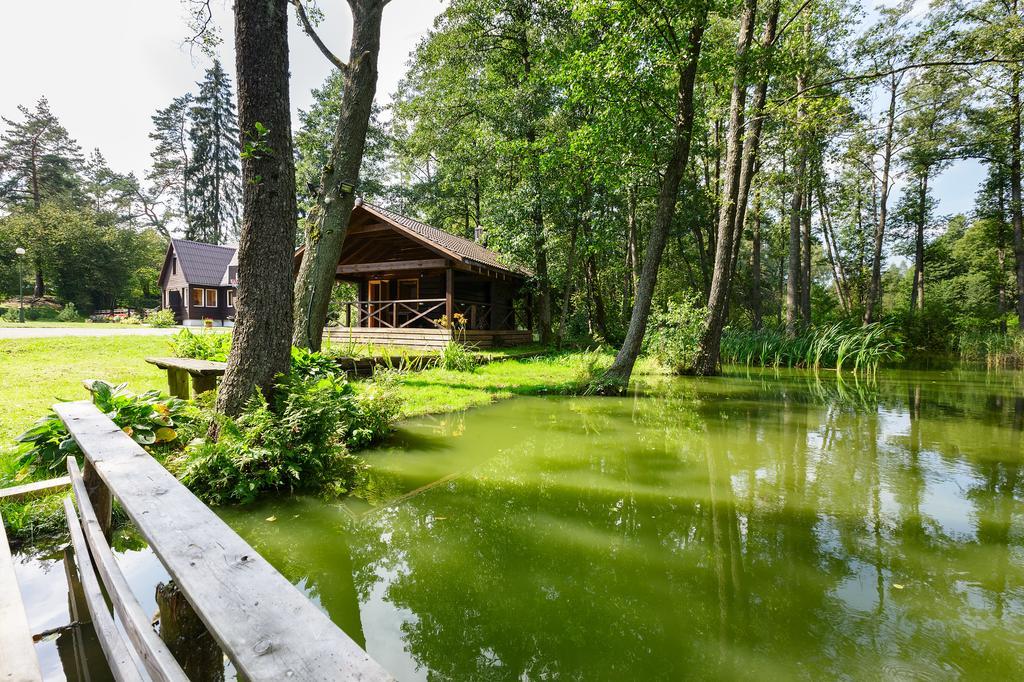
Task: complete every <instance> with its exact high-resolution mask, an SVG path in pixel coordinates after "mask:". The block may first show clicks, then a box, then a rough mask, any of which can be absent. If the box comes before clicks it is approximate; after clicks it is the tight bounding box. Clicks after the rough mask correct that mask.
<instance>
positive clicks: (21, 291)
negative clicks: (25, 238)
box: [14, 246, 25, 324]
mask: <svg viewBox="0 0 1024 682" xmlns="http://www.w3.org/2000/svg"><path fill="white" fill-rule="evenodd" d="M14 253H16V254H18V295H19V296H20V299H21V300H20V302H19V303H18V323H19V324H25V273H24V271H23V268H24V265H23V263H24V258H22V256H24V255H25V249H23V248H21V247H20V246H19V247H18V248H16V249H15V250H14Z"/></svg>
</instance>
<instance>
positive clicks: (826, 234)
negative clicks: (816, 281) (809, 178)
mask: <svg viewBox="0 0 1024 682" xmlns="http://www.w3.org/2000/svg"><path fill="white" fill-rule="evenodd" d="M821 185H822V183H821V179H820V178H819V181H818V183H817V185H816V187H817V195H818V213H819V215H820V216H821V236H822V238H823V241H824V242H825V255H826V257H827V258H828V263H829V265H830V266H832V277H833V281H834V282H835V285H836V297H837V298H838V299H839V305H840V306H842V308H843V312H844V313H847V314H848V313H849V312H850V294H849V290H848V286H847V283H846V272H845V271H844V269H843V261H842V260H841V259H840V258H839V247H838V246H837V245H836V241H835V232H834V231H833V229H832V216H831V214H830V213H829V210H828V205H827V204H826V203H825V193H824V192H823V191H822V189H821Z"/></svg>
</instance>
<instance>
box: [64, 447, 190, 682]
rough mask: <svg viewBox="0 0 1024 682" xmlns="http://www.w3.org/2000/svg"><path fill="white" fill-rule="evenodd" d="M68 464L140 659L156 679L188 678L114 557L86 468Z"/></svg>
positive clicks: (87, 530) (92, 545)
mask: <svg viewBox="0 0 1024 682" xmlns="http://www.w3.org/2000/svg"><path fill="white" fill-rule="evenodd" d="M67 466H68V473H69V474H70V479H71V485H72V487H73V488H74V492H75V500H76V501H77V502H78V513H79V515H80V516H81V518H82V529H83V530H84V535H85V539H86V542H87V543H88V545H89V549H90V551H91V552H92V557H93V559H95V561H96V567H97V569H99V574H100V578H101V579H102V580H103V586H104V587H106V588H107V594H108V595H109V596H110V603H111V604H113V606H114V611H115V612H116V613H117V616H118V618H120V619H121V623H122V624H123V625H124V630H125V634H127V635H128V641H129V642H131V644H132V646H133V647H134V648H135V652H136V653H137V654H138V655H139V659H140V660H141V661H142V664H143V665H144V666H145V667H146V671H147V672H148V673H149V674H150V676H151V677H152V678H153V679H154V680H161V681H166V682H188V678H187V677H186V676H185V673H184V672H182V670H181V667H180V666H179V665H178V663H177V661H175V660H174V656H172V655H171V652H170V651H169V650H168V649H167V645H166V644H164V642H163V640H161V639H160V637H159V635H157V633H156V631H155V630H154V629H153V627H152V623H151V621H150V618H149V616H147V615H146V613H145V612H144V611H143V610H142V606H141V605H140V604H139V602H138V600H137V599H136V598H135V595H134V594H133V593H132V590H131V587H129V586H128V581H127V580H125V578H124V574H123V573H121V568H120V567H119V566H118V565H117V561H116V560H115V559H114V553H113V552H112V551H111V550H110V545H108V544H107V538H106V535H105V533H104V530H103V528H102V526H101V525H100V522H99V520H98V519H97V518H96V512H95V511H94V510H93V508H92V504H91V503H90V502H89V494H88V492H86V489H85V481H84V480H83V479H82V472H81V471H80V470H79V468H78V463H77V462H75V458H74V457H68V459H67ZM75 551H76V552H77V551H78V550H77V549H76V550H75Z"/></svg>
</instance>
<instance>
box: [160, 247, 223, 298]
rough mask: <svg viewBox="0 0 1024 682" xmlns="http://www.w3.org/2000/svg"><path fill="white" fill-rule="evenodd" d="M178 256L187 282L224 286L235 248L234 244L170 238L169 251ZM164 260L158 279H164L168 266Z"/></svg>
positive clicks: (179, 264)
mask: <svg viewBox="0 0 1024 682" xmlns="http://www.w3.org/2000/svg"><path fill="white" fill-rule="evenodd" d="M171 251H173V254H174V255H175V256H177V258H178V267H179V268H180V270H181V274H182V275H183V276H184V278H185V281H186V282H187V283H188V284H194V285H197V286H208V287H216V286H225V285H227V284H228V283H229V282H228V266H229V265H231V264H232V263H234V262H236V261H235V253H236V251H237V249H236V248H235V247H234V246H217V245H215V244H203V243H202V242H193V241H189V240H187V239H171V245H170V249H169V254H168V255H170V252H171ZM169 260H170V259H169V258H168V259H166V260H165V261H164V273H161V277H160V281H161V282H163V281H165V277H164V275H165V274H166V270H167V268H168V267H169V264H168V261H169Z"/></svg>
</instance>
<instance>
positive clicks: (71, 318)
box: [57, 301, 82, 322]
mask: <svg viewBox="0 0 1024 682" xmlns="http://www.w3.org/2000/svg"><path fill="white" fill-rule="evenodd" d="M57 320H58V321H59V322H80V321H81V320H82V316H81V315H79V314H78V310H76V309H75V304H74V303H71V302H70V301H69V302H68V303H67V304H65V305H64V308H63V309H61V311H60V312H59V313H57Z"/></svg>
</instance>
